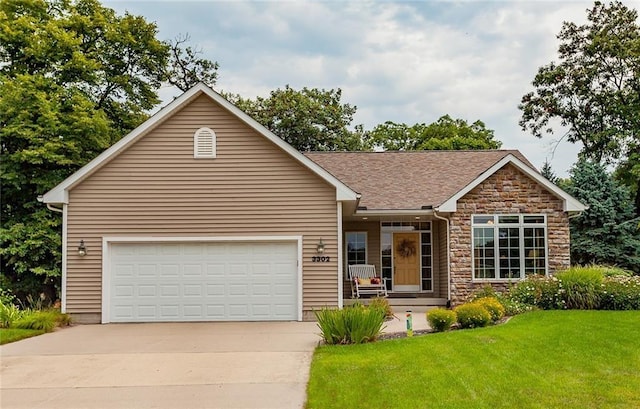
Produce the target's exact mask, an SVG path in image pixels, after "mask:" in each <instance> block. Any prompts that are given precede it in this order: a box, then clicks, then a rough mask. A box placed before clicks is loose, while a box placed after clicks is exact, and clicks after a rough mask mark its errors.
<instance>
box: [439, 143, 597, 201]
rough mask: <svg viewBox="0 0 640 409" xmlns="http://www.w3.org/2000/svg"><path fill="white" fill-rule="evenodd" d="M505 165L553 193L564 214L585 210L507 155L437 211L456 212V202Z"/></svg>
mask: <svg viewBox="0 0 640 409" xmlns="http://www.w3.org/2000/svg"><path fill="white" fill-rule="evenodd" d="M507 163H511V164H512V165H513V166H515V167H516V168H518V169H519V170H520V171H522V172H523V173H524V174H525V175H527V176H529V177H530V178H531V179H533V180H535V181H536V182H538V183H539V184H541V185H543V186H544V187H545V188H546V189H547V190H548V191H550V192H551V193H553V195H554V196H556V197H558V198H559V199H562V201H563V210H564V211H565V212H582V211H584V210H585V209H586V206H585V205H583V204H582V203H580V202H579V201H578V200H577V199H576V198H574V197H573V196H571V195H570V194H568V193H567V192H565V191H564V190H562V189H560V188H559V187H558V186H556V185H554V184H553V183H552V182H550V181H549V180H547V178H545V177H544V176H542V175H541V174H539V173H538V172H536V171H535V170H533V169H532V168H531V167H529V166H528V165H526V164H525V163H524V162H522V161H521V160H520V159H518V158H517V157H515V156H514V155H513V154H511V153H509V154H507V155H506V156H505V157H503V158H502V159H501V160H499V161H498V162H497V163H496V164H495V165H493V166H491V167H490V168H489V169H487V170H486V171H484V172H483V173H482V174H481V175H480V176H478V177H477V178H476V179H474V180H473V181H472V182H471V183H469V184H468V185H467V186H465V187H464V188H463V189H461V190H459V191H458V193H456V194H455V195H453V196H451V197H450V198H449V199H448V200H447V201H445V202H444V203H442V204H441V205H440V206H439V207H438V208H437V209H435V210H437V211H439V212H456V211H457V210H458V200H460V199H461V198H462V197H463V196H464V195H466V194H467V193H469V192H470V191H471V190H472V189H473V188H475V187H476V186H478V185H479V184H480V183H482V182H484V181H485V180H486V179H487V178H489V177H490V176H491V175H493V174H494V173H496V172H497V171H498V170H500V169H502V168H503V167H504V166H505V165H506V164H507Z"/></svg>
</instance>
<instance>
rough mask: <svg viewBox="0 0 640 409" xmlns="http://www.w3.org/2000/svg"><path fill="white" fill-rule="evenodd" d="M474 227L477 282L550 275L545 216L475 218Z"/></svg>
mask: <svg viewBox="0 0 640 409" xmlns="http://www.w3.org/2000/svg"><path fill="white" fill-rule="evenodd" d="M471 223H472V224H471V228H472V245H473V278H474V279H476V280H511V279H521V278H524V277H526V276H527V275H530V274H543V275H544V274H546V273H547V239H546V237H547V221H546V216H545V215H527V214H524V215H522V214H519V215H473V216H472V218H471Z"/></svg>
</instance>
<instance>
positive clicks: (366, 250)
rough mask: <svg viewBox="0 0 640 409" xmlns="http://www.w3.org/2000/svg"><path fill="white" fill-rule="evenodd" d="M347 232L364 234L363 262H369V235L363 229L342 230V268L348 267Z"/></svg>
mask: <svg viewBox="0 0 640 409" xmlns="http://www.w3.org/2000/svg"><path fill="white" fill-rule="evenodd" d="M349 234H364V264H369V235H368V234H367V232H366V231H365V230H353V231H345V232H344V244H345V245H344V266H345V267H344V268H345V269H348V268H349Z"/></svg>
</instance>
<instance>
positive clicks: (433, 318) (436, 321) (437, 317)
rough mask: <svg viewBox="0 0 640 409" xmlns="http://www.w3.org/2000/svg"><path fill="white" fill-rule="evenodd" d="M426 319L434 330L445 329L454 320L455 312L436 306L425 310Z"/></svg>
mask: <svg viewBox="0 0 640 409" xmlns="http://www.w3.org/2000/svg"><path fill="white" fill-rule="evenodd" d="M427 321H428V322H429V325H430V326H431V328H432V329H433V330H434V331H435V332H443V331H447V330H449V328H451V325H453V323H454V322H456V313H455V312H453V311H451V310H445V309H444V308H436V309H435V310H431V311H427Z"/></svg>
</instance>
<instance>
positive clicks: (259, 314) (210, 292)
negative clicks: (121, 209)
mask: <svg viewBox="0 0 640 409" xmlns="http://www.w3.org/2000/svg"><path fill="white" fill-rule="evenodd" d="M109 254H110V256H109V257H110V265H111V268H110V270H111V271H110V272H111V277H110V287H111V299H110V301H109V302H110V311H111V312H110V321H112V322H142V321H207V320H216V321H218V320H220V321H224V320H227V321H228V320H242V321H247V320H250V321H255V320H295V319H297V309H298V302H297V284H296V282H297V246H296V243H295V242H279V243H246V242H238V243H235V242H234V243H155V244H154V243H135V244H134V243H127V244H125V243H115V244H112V245H111V246H110V253H109Z"/></svg>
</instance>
